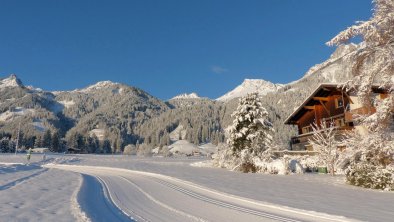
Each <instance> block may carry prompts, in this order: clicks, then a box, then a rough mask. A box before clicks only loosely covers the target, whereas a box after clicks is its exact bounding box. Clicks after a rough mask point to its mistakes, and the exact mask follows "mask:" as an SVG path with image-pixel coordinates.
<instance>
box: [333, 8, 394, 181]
mask: <svg viewBox="0 0 394 222" xmlns="http://www.w3.org/2000/svg"><path fill="white" fill-rule="evenodd" d="M372 2H373V4H374V9H373V16H372V17H371V18H370V19H369V20H368V21H365V22H358V23H357V24H356V25H354V26H351V27H349V28H347V29H346V30H344V31H342V32H341V33H339V34H338V35H337V36H336V37H334V38H333V39H331V40H330V41H329V42H327V44H328V45H330V46H333V45H340V44H344V43H346V42H347V41H349V40H351V39H352V38H354V37H362V39H363V42H362V43H361V44H360V45H359V49H358V50H357V51H356V52H355V53H351V54H349V56H351V59H352V60H353V61H354V63H353V69H352V72H353V76H354V77H353V79H352V80H351V81H349V82H348V83H346V84H345V87H346V88H347V89H355V90H356V92H357V94H358V97H359V100H360V102H361V103H362V104H363V105H364V106H365V107H371V106H372V105H374V106H375V107H376V110H377V111H376V112H375V113H372V112H370V113H369V115H365V116H363V117H361V118H360V122H361V123H362V124H363V125H365V126H366V127H367V128H368V132H367V133H365V134H364V135H360V134H358V133H357V132H355V133H354V134H353V135H352V136H351V137H349V139H348V141H347V147H349V148H352V149H355V155H354V156H353V158H352V164H351V165H350V167H349V169H348V172H347V180H348V182H349V183H351V184H354V185H358V186H364V187H370V188H379V189H389V188H387V187H390V186H391V187H392V188H391V189H394V188H393V186H394V185H393V184H394V161H393V153H394V146H393V145H392V144H394V133H393V131H394V123H393V122H394V121H393V115H394V113H393V110H394V1H393V0H373V1H372ZM374 84H379V86H380V87H381V88H383V89H385V90H387V91H388V95H387V97H385V98H376V96H373V95H372V90H371V88H372V85H374ZM370 110H371V109H370ZM382 175H383V176H382ZM368 178H369V179H368ZM371 178H375V179H372V180H371ZM384 178H388V179H387V180H386V179H384ZM381 181H386V182H387V181H388V182H387V183H386V182H384V184H382V183H381ZM390 184H391V185H390Z"/></svg>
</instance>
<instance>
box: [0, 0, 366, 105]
mask: <svg viewBox="0 0 394 222" xmlns="http://www.w3.org/2000/svg"><path fill="white" fill-rule="evenodd" d="M371 7H372V6H371V0H329V1H317V0H248V1H242V0H238V1H232V0H166V1H159V0H157V1H152V0H144V1H140V0H125V1H120V0H119V1H99V0H94V1H93V0H68V1H61V0H47V1H40V0H36V1H30V0H27V1H15V0H3V1H2V2H1V7H0V28H1V34H0V76H1V77H4V76H8V75H9V74H10V73H15V74H17V75H18V77H19V78H21V79H22V81H23V82H24V83H25V84H26V85H33V86H35V87H40V88H43V89H45V90H71V89H75V88H83V87H85V86H87V85H90V84H93V83H95V82H97V81H101V80H111V81H115V82H122V83H126V84H128V85H132V86H136V87H139V88H142V89H144V90H146V91H147V92H149V93H151V94H152V95H154V96H157V97H159V98H162V99H168V98H171V97H172V96H174V95H176V94H180V93H183V92H197V93H198V94H199V95H201V96H207V97H210V98H216V97H219V96H221V95H222V94H224V93H226V92H227V91H229V90H231V89H233V88H234V87H235V86H237V85H239V84H240V83H241V82H242V81H243V79H245V78H259V79H265V80H269V81H271V82H274V83H287V82H291V81H293V80H296V79H299V78H300V77H302V76H303V75H304V73H305V72H306V71H307V70H308V68H310V67H311V66H313V65H314V64H317V63H320V62H322V61H324V60H325V59H327V58H328V57H329V55H330V54H331V53H332V52H333V50H334V48H329V47H327V46H326V45H325V44H324V43H325V42H326V41H328V40H329V39H330V38H331V37H333V36H335V35H336V34H337V33H338V32H339V31H341V30H343V29H344V28H346V27H348V26H350V25H352V24H353V23H354V22H355V21H358V20H367V19H368V18H369V17H370V16H371V14H372V11H371Z"/></svg>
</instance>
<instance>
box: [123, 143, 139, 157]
mask: <svg viewBox="0 0 394 222" xmlns="http://www.w3.org/2000/svg"><path fill="white" fill-rule="evenodd" d="M136 154H137V148H136V146H135V145H134V144H129V145H127V146H125V147H124V150H123V155H136Z"/></svg>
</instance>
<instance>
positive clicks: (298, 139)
mask: <svg viewBox="0 0 394 222" xmlns="http://www.w3.org/2000/svg"><path fill="white" fill-rule="evenodd" d="M352 129H353V127H351V126H342V127H337V128H336V130H337V131H339V132H338V133H339V134H341V133H343V132H346V131H349V130H352ZM313 134H314V133H313V132H310V133H305V134H301V135H298V136H294V137H292V138H291V144H297V143H307V142H308V141H309V139H311V137H312V136H313Z"/></svg>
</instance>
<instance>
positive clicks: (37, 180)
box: [0, 154, 394, 221]
mask: <svg viewBox="0 0 394 222" xmlns="http://www.w3.org/2000/svg"><path fill="white" fill-rule="evenodd" d="M41 158H42V155H41V154H34V155H33V156H32V162H33V164H31V165H30V166H26V165H24V164H15V163H17V162H19V163H23V162H24V160H25V155H17V156H14V155H0V221H133V220H136V221H392V218H394V212H393V211H392V206H394V193H393V192H379V191H373V190H366V189H361V188H355V187H352V186H348V185H345V184H344V183H343V177H334V178H333V177H330V176H327V175H291V176H278V175H262V174H243V173H237V172H229V171H227V170H224V169H217V168H210V167H193V166H190V165H191V164H193V163H194V164H193V165H195V166H199V165H201V164H196V163H198V162H200V161H203V160H204V159H201V158H200V159H188V158H158V157H157V158H138V157H133V156H119V155H113V156H112V155H65V156H63V155H47V160H46V161H41ZM1 162H3V163H1ZM4 162H9V163H11V164H4ZM12 162H14V164H12ZM203 165H207V164H203ZM335 215H337V216H335Z"/></svg>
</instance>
